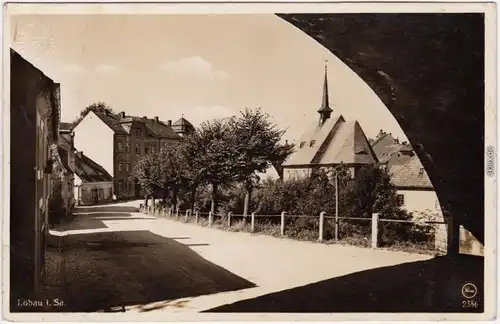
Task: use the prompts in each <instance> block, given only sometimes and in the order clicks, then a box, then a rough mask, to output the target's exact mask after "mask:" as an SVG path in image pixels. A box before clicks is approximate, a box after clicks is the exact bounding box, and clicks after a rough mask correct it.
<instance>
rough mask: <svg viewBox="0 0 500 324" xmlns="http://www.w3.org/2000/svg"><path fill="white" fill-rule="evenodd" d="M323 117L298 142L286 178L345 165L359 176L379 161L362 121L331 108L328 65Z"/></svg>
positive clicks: (289, 159)
mask: <svg viewBox="0 0 500 324" xmlns="http://www.w3.org/2000/svg"><path fill="white" fill-rule="evenodd" d="M318 114H319V118H318V121H315V122H313V123H312V124H311V126H310V127H309V128H308V129H307V131H306V132H305V133H304V134H303V135H302V137H301V138H300V140H299V142H298V143H297V144H296V147H295V152H294V153H293V154H292V155H291V156H290V157H289V158H288V160H287V161H286V162H285V163H284V164H283V178H284V180H291V179H298V178H304V177H308V176H310V175H311V174H312V173H313V172H315V171H317V170H321V169H330V168H334V167H336V166H338V165H340V164H342V163H343V164H344V165H346V166H347V167H349V169H350V170H351V174H353V175H355V173H356V172H357V170H358V169H359V168H360V167H363V166H365V165H370V164H375V163H377V161H378V160H377V157H376V155H375V153H374V152H373V149H372V147H371V145H370V143H369V142H368V139H367V138H366V136H365V133H364V132H363V129H362V128H361V126H360V124H359V123H358V122H357V121H356V120H354V121H349V120H345V119H344V117H343V116H342V115H340V114H335V112H334V111H333V109H332V108H330V102H329V97H328V69H327V66H326V65H325V80H324V85H323V99H322V105H321V108H320V109H319V110H318Z"/></svg>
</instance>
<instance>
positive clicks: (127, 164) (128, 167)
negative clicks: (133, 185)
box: [125, 163, 130, 171]
mask: <svg viewBox="0 0 500 324" xmlns="http://www.w3.org/2000/svg"><path fill="white" fill-rule="evenodd" d="M125 171H130V163H125Z"/></svg>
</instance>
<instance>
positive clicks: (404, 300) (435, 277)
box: [205, 255, 484, 313]
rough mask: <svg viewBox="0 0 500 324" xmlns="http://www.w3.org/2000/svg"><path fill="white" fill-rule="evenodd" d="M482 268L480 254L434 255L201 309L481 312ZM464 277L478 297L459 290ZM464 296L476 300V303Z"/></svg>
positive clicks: (219, 310)
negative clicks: (464, 295)
mask: <svg viewBox="0 0 500 324" xmlns="http://www.w3.org/2000/svg"><path fill="white" fill-rule="evenodd" d="M339 262H342V261H341V260H339ZM483 270H484V258H482V257H476V256H468V255H460V256H459V257H456V258H451V257H436V258H434V259H431V260H427V261H419V262H410V263H404V264H400V265H396V266H390V267H383V268H377V269H372V270H367V271H361V272H357V273H353V274H349V275H346V276H341V277H336V278H331V279H328V280H324V281H320V282H316V283H312V284H309V285H306V286H302V287H297V288H293V289H289V290H284V291H280V292H276V293H271V294H268V295H264V296H260V297H256V298H253V299H248V300H243V301H239V302H236V303H233V304H228V305H223V306H219V307H216V308H213V309H210V310H207V311H205V312H219V313H222V312H228V313H237V312H242V313H253V312H259V313H275V312H280V313H290V312H293V313H336V312H374V313H381V312H391V313H399V312H412V313H413V312H432V313H434V312H435V313H450V312H458V313H463V312H471V313H481V312H483V311H484V303H483V290H484V289H483V287H484V280H483V278H484V272H483ZM466 283H472V284H474V285H475V286H476V287H477V288H478V293H477V296H476V297H474V298H471V299H466V298H464V297H463V295H462V292H461V291H462V287H463V286H464V284H466ZM465 300H468V301H477V304H476V303H474V302H464V301H465ZM476 306H477V307H476Z"/></svg>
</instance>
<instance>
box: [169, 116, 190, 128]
mask: <svg viewBox="0 0 500 324" xmlns="http://www.w3.org/2000/svg"><path fill="white" fill-rule="evenodd" d="M173 126H188V127H194V126H193V124H191V123H190V122H189V121H188V120H187V119H185V118H184V117H181V118H179V120H177V121H176V122H175V123H174V124H173Z"/></svg>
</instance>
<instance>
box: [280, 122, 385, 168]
mask: <svg viewBox="0 0 500 324" xmlns="http://www.w3.org/2000/svg"><path fill="white" fill-rule="evenodd" d="M377 161H378V160H377V158H376V156H375V153H374V152H373V150H372V148H371V146H370V144H369V143H368V139H367V138H366V136H365V134H364V132H363V129H362V128H361V126H360V125H359V123H358V122H357V121H346V120H345V119H344V117H342V116H341V115H340V116H332V118H329V119H327V120H326V121H325V122H324V123H323V124H321V123H318V122H315V123H314V124H313V125H311V127H310V128H309V129H308V130H307V131H306V132H305V133H304V135H302V137H301V139H300V141H299V146H298V147H297V148H296V151H295V152H294V153H293V154H292V156H291V157H290V158H289V159H288V161H286V162H285V163H284V164H283V166H284V167H287V166H299V165H301V166H306V165H335V164H340V163H344V164H360V165H364V164H374V163H376V162H377Z"/></svg>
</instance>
